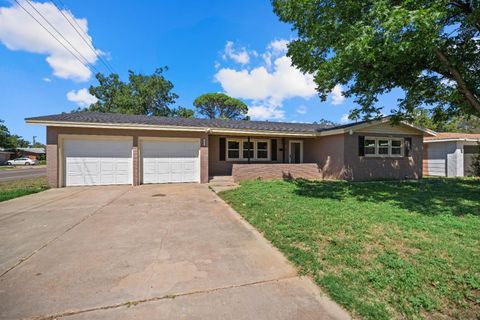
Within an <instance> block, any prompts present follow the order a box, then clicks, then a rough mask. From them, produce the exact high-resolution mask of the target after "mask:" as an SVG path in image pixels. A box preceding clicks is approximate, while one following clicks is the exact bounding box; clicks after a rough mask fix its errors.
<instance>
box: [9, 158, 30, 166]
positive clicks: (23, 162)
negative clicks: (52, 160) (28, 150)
mask: <svg viewBox="0 0 480 320" xmlns="http://www.w3.org/2000/svg"><path fill="white" fill-rule="evenodd" d="M36 164H38V160H35V159H30V158H16V159H13V160H8V161H7V165H9V166H30V165H36Z"/></svg>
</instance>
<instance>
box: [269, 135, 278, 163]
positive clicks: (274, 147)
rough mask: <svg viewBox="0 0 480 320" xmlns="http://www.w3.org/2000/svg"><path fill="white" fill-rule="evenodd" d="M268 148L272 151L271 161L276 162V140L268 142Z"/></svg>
mask: <svg viewBox="0 0 480 320" xmlns="http://www.w3.org/2000/svg"><path fill="white" fill-rule="evenodd" d="M270 147H271V149H272V151H271V158H272V161H277V139H272V141H270Z"/></svg>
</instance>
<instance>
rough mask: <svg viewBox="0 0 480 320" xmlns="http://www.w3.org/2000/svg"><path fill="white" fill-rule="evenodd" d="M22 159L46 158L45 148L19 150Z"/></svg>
mask: <svg viewBox="0 0 480 320" xmlns="http://www.w3.org/2000/svg"><path fill="white" fill-rule="evenodd" d="M16 151H17V153H18V154H19V156H20V157H27V158H30V159H32V160H40V159H41V158H44V156H45V148H17V149H16Z"/></svg>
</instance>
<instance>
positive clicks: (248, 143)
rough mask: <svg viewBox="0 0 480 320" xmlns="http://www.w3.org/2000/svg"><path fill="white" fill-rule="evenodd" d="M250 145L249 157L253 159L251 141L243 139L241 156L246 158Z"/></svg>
mask: <svg viewBox="0 0 480 320" xmlns="http://www.w3.org/2000/svg"><path fill="white" fill-rule="evenodd" d="M249 147H250V159H253V154H254V147H253V141H250V142H248V141H245V140H244V141H243V158H244V159H248V151H249V149H248V148H249Z"/></svg>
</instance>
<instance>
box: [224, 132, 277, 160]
mask: <svg viewBox="0 0 480 320" xmlns="http://www.w3.org/2000/svg"><path fill="white" fill-rule="evenodd" d="M229 141H235V142H238V143H239V149H238V150H239V153H238V155H239V158H230V157H229V156H228V151H229V148H228V142H229ZM244 142H248V139H242V138H226V139H225V153H226V154H225V159H226V160H227V161H248V157H247V158H244V157H243V151H245V150H244V149H243V143H244ZM250 142H251V143H253V149H252V151H253V157H252V158H250V161H271V159H272V157H271V151H270V140H269V139H250ZM258 142H266V143H267V158H258V157H257V151H258V148H257V143H258ZM232 150H237V149H232Z"/></svg>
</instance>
